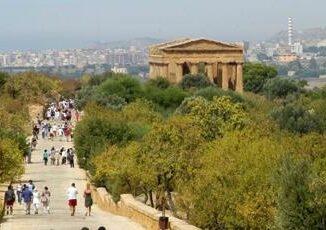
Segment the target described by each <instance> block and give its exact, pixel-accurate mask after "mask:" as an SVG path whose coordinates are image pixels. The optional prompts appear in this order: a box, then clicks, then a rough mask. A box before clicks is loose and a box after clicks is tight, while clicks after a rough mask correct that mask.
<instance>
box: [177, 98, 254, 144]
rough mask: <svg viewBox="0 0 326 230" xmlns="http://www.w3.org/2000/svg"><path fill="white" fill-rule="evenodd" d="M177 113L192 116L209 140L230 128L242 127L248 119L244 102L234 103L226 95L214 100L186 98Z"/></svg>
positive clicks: (221, 134)
mask: <svg viewBox="0 0 326 230" xmlns="http://www.w3.org/2000/svg"><path fill="white" fill-rule="evenodd" d="M176 113H177V114H184V115H187V116H189V117H191V118H192V119H193V120H194V122H195V124H197V125H198V126H199V127H201V132H202V135H203V136H204V138H205V139H208V140H212V139H215V138H216V137H220V136H223V134H224V133H225V132H226V131H228V130H234V129H241V128H243V127H244V126H245V124H246V122H247V120H248V117H247V114H246V113H245V112H244V110H243V106H242V104H240V103H232V102H231V99H230V98H229V97H226V96H222V97H214V98H213V100H212V101H207V100H206V99H204V98H203V97H195V98H189V99H186V100H184V102H183V103H182V104H181V105H180V107H179V108H178V110H177V111H176Z"/></svg>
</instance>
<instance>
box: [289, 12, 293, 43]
mask: <svg viewBox="0 0 326 230" xmlns="http://www.w3.org/2000/svg"><path fill="white" fill-rule="evenodd" d="M292 36H293V25H292V17H289V20H288V39H289V46H291V45H292V38H293V37H292Z"/></svg>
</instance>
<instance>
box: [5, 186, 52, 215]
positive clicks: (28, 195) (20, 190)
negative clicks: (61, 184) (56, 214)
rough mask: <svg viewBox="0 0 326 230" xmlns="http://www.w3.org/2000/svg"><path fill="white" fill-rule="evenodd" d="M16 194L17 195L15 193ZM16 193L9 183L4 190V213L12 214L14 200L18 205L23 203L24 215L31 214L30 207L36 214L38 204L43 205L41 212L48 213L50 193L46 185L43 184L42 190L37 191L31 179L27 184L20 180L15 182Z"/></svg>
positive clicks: (38, 207)
mask: <svg viewBox="0 0 326 230" xmlns="http://www.w3.org/2000/svg"><path fill="white" fill-rule="evenodd" d="M16 194H17V195H16ZM16 194H15V191H14V189H13V186H12V185H11V184H10V185H9V186H8V190H7V191H6V192H5V202H6V214H7V215H13V207H14V203H15V201H16V197H17V202H18V204H19V205H24V210H25V214H26V215H30V214H31V208H32V209H33V211H34V213H35V214H38V212H39V209H40V206H41V204H42V206H43V213H50V206H49V205H50V196H51V193H50V191H49V188H48V187H47V186H44V188H43V191H42V192H41V191H39V189H38V188H37V187H35V185H34V183H33V181H32V180H29V181H28V184H22V183H21V181H19V182H18V183H17V188H16Z"/></svg>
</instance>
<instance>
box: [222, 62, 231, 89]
mask: <svg viewBox="0 0 326 230" xmlns="http://www.w3.org/2000/svg"><path fill="white" fill-rule="evenodd" d="M228 74H229V73H228V64H227V63H223V65H222V89H224V90H228V89H229V75H228Z"/></svg>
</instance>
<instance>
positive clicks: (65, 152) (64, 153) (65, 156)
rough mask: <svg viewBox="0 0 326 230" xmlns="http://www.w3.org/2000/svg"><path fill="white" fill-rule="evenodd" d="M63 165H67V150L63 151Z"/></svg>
mask: <svg viewBox="0 0 326 230" xmlns="http://www.w3.org/2000/svg"><path fill="white" fill-rule="evenodd" d="M61 164H62V165H65V164H67V151H66V150H65V149H63V150H62V162H61Z"/></svg>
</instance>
